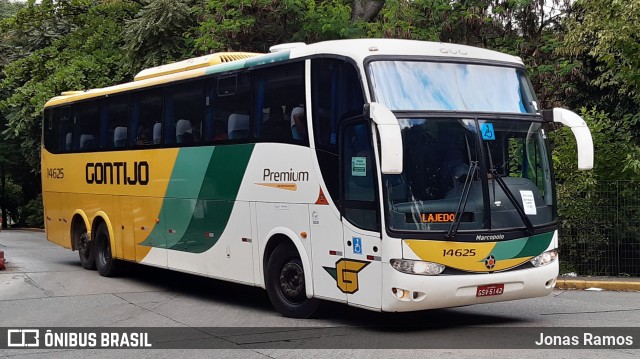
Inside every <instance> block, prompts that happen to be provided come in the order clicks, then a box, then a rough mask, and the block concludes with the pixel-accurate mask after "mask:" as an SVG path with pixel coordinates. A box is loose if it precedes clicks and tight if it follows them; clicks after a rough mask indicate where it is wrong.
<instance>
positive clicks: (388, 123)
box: [365, 102, 403, 175]
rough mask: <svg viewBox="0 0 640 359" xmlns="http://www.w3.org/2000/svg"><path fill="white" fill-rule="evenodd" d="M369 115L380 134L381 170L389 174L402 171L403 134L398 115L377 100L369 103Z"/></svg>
mask: <svg viewBox="0 0 640 359" xmlns="http://www.w3.org/2000/svg"><path fill="white" fill-rule="evenodd" d="M365 111H366V112H367V116H369V117H370V118H371V119H372V120H373V122H374V123H375V124H376V127H377V128H378V134H379V135H380V158H381V162H382V163H381V165H380V167H381V172H382V173H383V174H388V175H392V174H393V175H396V174H401V173H402V163H403V161H402V153H403V152H402V151H403V149H402V135H401V133H400V124H399V123H398V119H397V118H396V116H395V115H394V114H393V113H392V112H391V111H390V110H389V109H388V108H387V107H385V106H384V105H382V104H380V103H376V102H372V103H370V104H368V106H367V109H366V110H365Z"/></svg>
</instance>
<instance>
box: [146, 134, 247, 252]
mask: <svg viewBox="0 0 640 359" xmlns="http://www.w3.org/2000/svg"><path fill="white" fill-rule="evenodd" d="M253 148H254V145H253V144H243V145H231V146H216V147H199V148H198V147H192V148H184V149H181V150H180V153H179V154H178V157H177V159H176V164H175V166H174V170H173V173H172V175H171V180H170V183H169V186H168V187H167V193H166V196H165V199H164V201H163V203H162V209H161V211H160V218H161V223H162V224H161V225H157V226H155V227H154V228H153V230H152V232H151V233H150V235H149V237H148V238H147V239H146V240H145V241H144V242H142V243H140V244H141V245H147V246H151V247H158V248H168V249H173V250H178V251H186V252H191V253H202V252H205V251H207V250H209V249H210V248H211V247H213V246H214V245H215V244H216V242H217V241H218V239H220V236H221V235H222V233H224V230H225V228H226V226H227V223H228V221H229V218H230V216H231V212H232V211H233V207H234V204H235V200H236V198H237V195H238V191H239V189H240V185H241V184H242V180H243V178H244V174H245V172H246V169H247V165H248V163H249V159H250V158H251V154H252V153H253ZM169 230H171V232H172V233H169ZM209 234H212V236H210V235H209Z"/></svg>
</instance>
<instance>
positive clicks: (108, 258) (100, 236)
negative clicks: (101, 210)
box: [94, 222, 122, 277]
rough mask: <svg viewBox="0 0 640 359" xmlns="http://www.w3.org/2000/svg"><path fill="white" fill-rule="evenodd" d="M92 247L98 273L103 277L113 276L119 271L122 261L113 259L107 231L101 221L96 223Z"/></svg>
mask: <svg viewBox="0 0 640 359" xmlns="http://www.w3.org/2000/svg"><path fill="white" fill-rule="evenodd" d="M94 238H95V239H94V242H95V245H94V248H95V257H96V267H97V268H98V273H100V275H101V276H103V277H114V276H117V275H118V274H119V272H120V267H122V263H121V262H120V261H119V260H117V259H114V258H113V256H112V255H111V243H110V241H109V231H108V230H107V225H106V224H105V223H104V222H103V223H100V224H99V225H98V228H97V229H96V233H95V236H94Z"/></svg>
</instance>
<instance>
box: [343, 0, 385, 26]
mask: <svg viewBox="0 0 640 359" xmlns="http://www.w3.org/2000/svg"><path fill="white" fill-rule="evenodd" d="M384 1H385V0H353V12H352V13H351V21H358V20H362V21H371V20H373V19H374V18H375V17H376V16H377V15H378V13H379V12H380V10H382V7H383V6H384Z"/></svg>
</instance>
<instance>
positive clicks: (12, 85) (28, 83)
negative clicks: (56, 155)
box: [0, 2, 134, 172]
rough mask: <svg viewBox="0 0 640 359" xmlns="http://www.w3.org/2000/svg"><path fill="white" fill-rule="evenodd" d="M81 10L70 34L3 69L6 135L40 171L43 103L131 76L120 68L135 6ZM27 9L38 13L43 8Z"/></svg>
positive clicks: (0, 108)
mask: <svg viewBox="0 0 640 359" xmlns="http://www.w3.org/2000/svg"><path fill="white" fill-rule="evenodd" d="M43 4H44V2H43ZM42 6H44V5H42ZM69 6H70V5H69ZM78 6H79V7H78V8H76V10H77V11H78V12H80V14H78V15H74V16H73V23H70V24H69V26H68V27H69V28H70V29H71V28H72V30H70V31H69V32H68V33H67V34H64V36H60V37H58V38H54V39H51V44H50V45H48V46H46V47H44V48H40V49H36V50H34V51H33V52H31V53H30V54H29V55H27V56H24V57H22V58H19V59H17V60H15V61H13V62H11V63H10V64H8V65H6V66H5V68H4V69H3V74H4V79H3V80H2V81H1V82H0V89H1V92H0V113H1V114H2V115H3V116H4V119H5V121H6V128H5V129H4V132H3V136H4V137H5V138H6V139H15V140H17V141H18V142H19V143H20V148H21V152H22V155H23V156H24V161H25V162H26V164H27V165H28V166H29V167H30V168H31V169H32V170H34V171H36V172H37V171H39V161H40V155H39V144H40V127H41V124H40V122H41V117H42V108H43V106H44V104H45V103H46V102H47V101H48V100H49V99H50V98H52V97H53V96H55V95H56V94H59V93H60V92H62V91H66V90H82V89H88V88H94V87H103V86H107V85H112V84H115V83H119V82H123V81H124V80H125V79H128V78H130V76H131V73H130V72H129V71H128V69H126V68H123V66H122V63H124V62H125V59H126V57H125V55H124V51H123V50H122V47H123V42H122V37H121V29H122V26H123V24H124V22H125V20H126V19H127V18H128V17H129V16H130V12H131V10H132V9H134V7H132V5H131V4H128V3H126V2H110V3H104V4H99V5H96V6H94V7H92V8H91V9H90V10H89V11H87V12H85V13H81V12H82V11H86V4H85V3H80V4H79V5H78ZM36 7H37V6H36ZM27 10H28V11H31V12H35V13H39V11H40V10H42V9H40V10H39V11H33V10H29V7H28V8H27V9H25V11H27ZM67 10H68V11H70V10H69V9H67ZM21 16H25V14H24V13H22V12H21V13H19V14H18V18H21ZM36 20H37V19H35V20H34V19H32V25H33V26H37V24H38V23H39V22H38V21H36ZM20 23H21V24H22V25H21V26H22V27H25V26H26V25H25V24H27V23H29V21H27V19H22V21H21V22H20Z"/></svg>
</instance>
